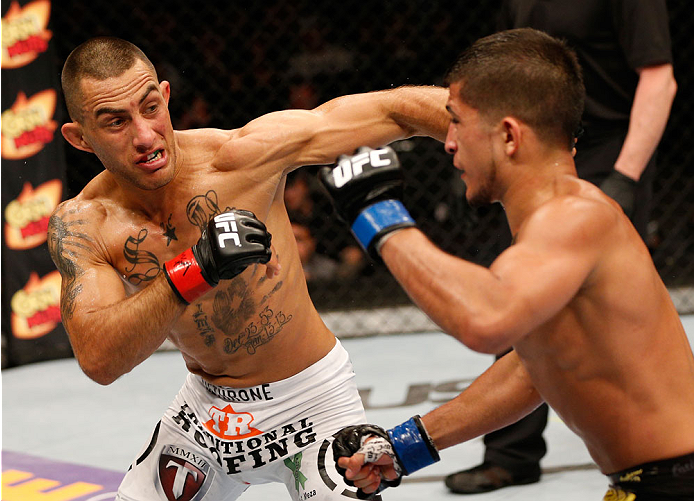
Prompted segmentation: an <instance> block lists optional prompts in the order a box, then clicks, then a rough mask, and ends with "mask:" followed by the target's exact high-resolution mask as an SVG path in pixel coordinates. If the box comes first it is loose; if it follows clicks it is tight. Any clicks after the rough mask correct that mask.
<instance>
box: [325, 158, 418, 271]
mask: <svg viewBox="0 0 694 501" xmlns="http://www.w3.org/2000/svg"><path fill="white" fill-rule="evenodd" d="M318 177H319V179H320V181H321V183H322V184H323V186H324V187H325V188H326V190H327V192H328V194H329V196H330V198H331V200H332V203H333V206H334V207H335V211H336V212H337V215H338V217H339V218H340V219H341V220H343V221H344V222H346V223H347V224H349V225H350V227H351V230H352V233H353V234H354V236H355V237H356V239H357V241H358V242H359V244H360V245H361V247H362V248H363V249H364V250H365V251H366V252H367V253H368V254H369V256H371V257H372V258H373V259H374V260H375V261H380V255H379V250H380V247H381V244H382V243H383V242H384V241H385V240H384V238H385V237H386V235H388V234H390V233H392V232H393V231H395V230H399V229H402V228H409V227H411V226H414V225H415V222H414V219H412V216H410V213H409V212H408V211H407V209H406V208H405V206H404V205H403V204H402V202H401V199H402V193H403V176H402V169H401V168H400V161H399V160H398V157H397V155H396V154H395V152H394V151H393V149H392V148H390V147H388V146H386V147H384V148H379V149H377V150H374V149H371V148H368V147H366V146H363V147H361V148H359V149H358V150H357V153H356V154H354V155H340V157H339V158H338V159H337V163H336V164H335V165H333V166H332V167H323V168H322V169H321V170H320V171H319V173H318Z"/></svg>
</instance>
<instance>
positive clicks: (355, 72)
mask: <svg viewBox="0 0 694 501" xmlns="http://www.w3.org/2000/svg"><path fill="white" fill-rule="evenodd" d="M498 7H499V1H498V0H496V1H494V0H479V1H470V0H458V1H436V0H409V1H408V2H397V1H378V0H377V1H375V2H368V3H367V2H357V1H354V0H343V1H341V2H315V1H308V0H293V1H292V2H289V1H278V0H275V1H272V0H267V1H263V2H239V1H229V2H224V3H215V2H210V3H200V2H184V1H179V0H172V1H169V2H154V1H151V0H138V1H133V0H120V1H118V2H103V1H98V0H97V1H95V2H90V3H89V6H88V7H86V6H85V4H84V3H83V2H77V1H74V0H66V1H64V2H60V3H59V4H57V3H56V7H55V10H54V12H53V22H54V29H55V39H56V42H57V45H58V52H59V56H60V59H61V61H62V60H64V58H65V57H67V55H68V54H69V52H70V50H72V49H73V48H74V47H75V46H76V45H77V44H79V43H81V42H82V41H84V40H85V39H87V38H89V37H92V36H96V35H115V36H119V37H122V38H125V39H128V40H130V41H132V42H133V43H135V44H136V45H138V46H139V47H140V48H141V49H143V50H144V51H145V53H147V54H148V56H149V57H150V59H151V60H152V62H153V63H154V64H155V66H156V68H157V71H158V73H159V77H160V79H166V80H169V81H170V82H171V83H172V89H173V94H172V99H171V105H170V109H171V114H172V119H173V122H174V127H176V128H181V129H183V128H192V127H220V128H225V129H230V128H236V127H240V126H242V125H244V124H245V123H246V122H248V121H249V120H251V119H253V118H255V117H257V116H260V115H261V114H264V113H268V112H272V111H276V110H281V109H286V108H312V107H314V106H316V105H318V104H320V103H322V102H324V101H326V100H328V99H331V98H333V97H336V96H339V95H343V94H347V93H354V92H366V91H371V90H378V89H384V88H390V87H396V86H399V85H403V84H440V83H441V82H442V78H443V75H444V74H445V72H446V70H447V69H448V65H449V64H450V63H452V62H453V60H454V59H455V58H456V56H457V55H458V53H459V52H460V51H461V50H462V49H464V48H465V47H466V46H468V45H469V44H470V43H471V42H472V41H474V40H475V39H477V38H478V37H480V36H484V35H487V34H489V33H491V32H492V31H493V28H494V18H495V15H496V12H497V9H498ZM668 7H669V10H670V19H671V32H672V39H673V51H674V56H675V74H676V78H677V80H678V84H679V93H678V96H677V98H676V100H675V103H674V106H673V110H672V114H671V119H670V122H669V125H668V128H667V130H666V133H665V136H664V138H663V141H662V143H661V147H660V153H659V176H658V179H657V181H656V183H655V204H654V205H655V207H654V210H653V218H652V222H651V225H650V227H651V235H650V237H649V242H648V243H649V246H650V248H651V251H652V255H653V259H654V261H655V263H656V266H657V267H658V270H659V271H660V273H661V276H662V277H663V279H664V281H665V282H666V284H667V285H668V287H670V289H671V291H672V292H673V297H674V298H675V300H676V302H677V307H678V309H679V310H680V311H681V312H683V313H685V312H692V311H694V296H693V295H692V293H691V288H692V285H693V284H694V260H693V259H692V256H693V255H694V254H693V251H694V248H693V247H694V238H693V237H692V228H693V227H694V176H692V175H691V173H692V169H691V165H692V161H693V159H692V155H694V153H693V152H692V149H691V148H689V145H690V144H691V141H692V134H693V131H694V129H692V128H691V126H690V125H689V117H690V116H691V115H692V100H691V98H690V97H689V96H690V94H691V90H692V84H693V82H692V78H693V77H694V72H693V71H692V70H691V65H690V64H689V61H691V60H692V57H693V56H694V54H692V50H693V48H694V45H693V44H692V42H691V36H690V33H691V30H692V28H694V13H692V10H691V8H689V5H688V3H687V0H672V1H669V2H668ZM59 70H60V68H58V69H57V71H59ZM394 147H395V148H396V150H397V151H398V152H399V154H400V157H401V160H402V162H403V164H404V166H405V174H406V187H405V204H406V206H407V207H408V208H409V209H410V211H411V213H412V215H413V217H414V218H415V219H416V220H417V223H418V225H419V227H420V228H421V229H422V230H423V231H424V232H425V233H426V234H427V235H428V236H429V237H430V238H431V239H432V240H433V241H434V242H435V243H436V244H437V245H439V246H441V247H442V248H443V249H445V250H446V251H448V252H451V253H453V254H455V255H458V256H460V257H463V258H466V259H469V260H471V261H474V262H476V263H479V264H483V265H488V264H489V263H490V262H491V261H492V259H493V258H494V256H495V255H496V254H497V253H498V252H499V251H500V249H499V243H498V235H499V234H500V233H501V232H502V231H503V230H504V228H505V226H504V225H505V224H506V222H505V219H504V217H503V213H502V210H501V208H500V206H498V205H495V206H492V207H488V208H484V209H472V208H470V207H469V206H468V205H467V204H466V202H465V201H464V198H463V190H464V188H463V186H462V184H461V183H460V181H459V179H458V178H457V176H456V175H455V173H454V170H453V168H452V164H451V159H450V158H449V157H448V156H447V155H446V154H445V152H444V151H443V148H442V146H441V145H440V144H439V143H436V142H435V141H431V140H429V139H423V138H414V139H410V140H406V141H400V142H398V143H396V144H395V145H394ZM68 165H69V174H68V176H69V179H68V189H69V191H70V192H71V194H73V195H74V194H75V193H76V192H78V191H79V190H80V189H81V188H82V187H83V186H84V185H85V184H86V182H87V181H88V180H89V179H91V177H93V176H94V175H95V174H96V173H97V172H99V171H100V170H101V166H100V165H99V164H98V161H97V160H96V159H95V158H94V157H93V156H88V155H85V154H82V153H80V152H77V151H75V150H70V151H69V152H68ZM316 171H317V168H316V167H307V168H304V169H301V170H299V171H297V173H296V174H293V175H292V176H291V177H292V179H291V180H290V183H289V184H290V185H292V186H294V183H296V185H295V186H297V187H302V188H303V189H304V191H303V192H302V193H301V194H300V195H299V198H300V200H301V201H300V202H297V204H296V205H297V206H296V207H295V208H294V207H290V209H291V211H292V212H291V213H292V217H293V218H294V219H295V220H296V221H297V224H299V223H302V224H305V225H306V226H307V227H308V229H309V230H310V231H311V232H312V233H313V237H314V238H315V240H316V251H317V252H318V254H319V256H320V259H321V260H322V261H321V265H320V266H318V267H317V268H316V270H318V271H317V272H315V273H312V274H311V275H309V276H310V277H315V278H311V279H310V281H309V288H310V291H311V294H312V297H313V299H314V302H315V303H316V305H317V307H318V308H319V310H321V312H322V313H324V315H326V318H328V319H329V322H328V323H329V324H330V327H331V328H333V329H334V330H335V331H336V332H338V333H340V332H361V333H365V332H370V331H375V330H378V331H392V332H396V331H402V330H406V331H407V330H410V331H411V330H420V329H423V328H425V327H427V326H429V323H428V320H427V319H426V317H424V316H423V315H422V314H421V312H418V311H417V310H416V308H407V306H408V305H411V303H410V302H409V300H408V298H407V296H406V295H405V294H404V292H403V291H402V289H401V288H400V287H399V285H398V284H397V283H396V282H395V280H394V279H393V278H392V277H391V276H390V274H389V273H388V272H387V271H386V270H385V268H384V267H383V266H378V265H374V264H372V263H368V262H359V260H356V262H355V260H354V256H359V257H360V258H361V254H358V253H354V250H355V248H354V241H353V240H352V238H351V235H350V234H349V233H348V231H347V229H346V227H345V226H344V225H342V224H341V223H340V222H339V221H337V219H336V218H335V215H334V214H333V212H332V208H331V206H330V203H329V202H328V200H327V199H326V197H325V195H324V193H323V192H322V190H321V189H319V187H318V185H317V184H316V180H315V175H314V174H315V172H316ZM306 190H307V191H306ZM302 196H303V198H301V197H302ZM288 204H289V203H288ZM326 270H332V271H331V272H330V273H329V274H328V273H327V272H326ZM324 275H329V276H324ZM383 307H392V308H395V309H393V310H391V313H392V312H393V311H395V312H396V314H395V315H393V314H389V315H385V314H383V316H379V315H380V314H379V313H378V310H376V311H375V312H374V310H375V309H378V308H383ZM343 310H353V311H354V312H358V313H359V314H356V315H355V314H352V315H341V314H339V312H340V311H343ZM369 315H370V316H369ZM374 315H375V316H374ZM367 317H368V320H365V319H366V318H367Z"/></svg>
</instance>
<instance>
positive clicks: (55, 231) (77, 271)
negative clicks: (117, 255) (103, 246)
mask: <svg viewBox="0 0 694 501" xmlns="http://www.w3.org/2000/svg"><path fill="white" fill-rule="evenodd" d="M75 213H76V211H70V212H68V214H70V215H73V214H75ZM85 224H86V223H85V221H83V220H81V219H78V220H74V221H65V220H64V219H63V217H61V216H58V215H53V216H51V218H50V220H49V222H48V235H49V236H50V238H49V239H48V251H49V252H50V254H51V257H52V258H53V261H54V262H55V265H56V267H57V268H58V269H59V270H60V273H61V275H62V294H61V298H60V312H61V315H62V317H63V319H66V320H69V319H70V318H72V315H73V314H74V312H75V300H76V298H77V296H78V295H79V294H80V293H81V292H82V284H81V283H80V281H79V277H80V276H81V275H83V274H84V270H83V269H82V268H81V267H80V266H79V265H78V264H77V263H76V262H75V259H76V258H77V257H78V255H79V254H80V251H88V249H89V247H88V246H87V245H86V242H91V241H92V239H91V238H90V237H89V236H88V235H87V234H85V233H81V232H80V227H81V226H84V225H85Z"/></svg>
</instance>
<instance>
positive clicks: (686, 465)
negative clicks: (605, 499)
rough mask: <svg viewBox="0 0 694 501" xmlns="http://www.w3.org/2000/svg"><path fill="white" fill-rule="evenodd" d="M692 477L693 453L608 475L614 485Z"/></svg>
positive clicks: (693, 467)
mask: <svg viewBox="0 0 694 501" xmlns="http://www.w3.org/2000/svg"><path fill="white" fill-rule="evenodd" d="M655 476H659V477H663V476H670V477H683V476H688V477H694V452H691V453H689V454H685V455H683V456H678V457H675V458H668V459H662V460H659V461H652V462H649V463H643V464H641V465H638V466H632V467H631V468H627V469H625V470H622V471H619V472H617V473H612V474H610V475H608V478H609V479H610V480H611V481H612V482H613V483H615V484H624V483H629V482H642V481H643V480H644V477H655Z"/></svg>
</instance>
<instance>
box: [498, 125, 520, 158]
mask: <svg viewBox="0 0 694 501" xmlns="http://www.w3.org/2000/svg"><path fill="white" fill-rule="evenodd" d="M499 125H500V134H501V137H502V140H503V143H504V152H505V153H506V155H508V156H509V157H511V156H513V155H514V154H515V153H516V152H517V151H518V148H519V146H520V142H521V140H522V136H523V134H522V128H521V125H520V123H519V122H518V120H516V119H515V118H514V117H504V118H503V119H502V120H501V122H500V124H499Z"/></svg>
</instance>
